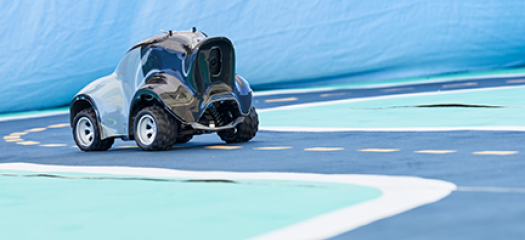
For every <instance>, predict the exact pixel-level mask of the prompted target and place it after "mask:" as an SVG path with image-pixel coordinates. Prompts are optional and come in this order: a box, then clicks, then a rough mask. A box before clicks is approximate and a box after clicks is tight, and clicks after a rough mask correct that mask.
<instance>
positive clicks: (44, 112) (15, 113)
mask: <svg viewBox="0 0 525 240" xmlns="http://www.w3.org/2000/svg"><path fill="white" fill-rule="evenodd" d="M62 111H69V107H59V108H50V109H44V110H35V111H26V112H13V113H2V114H0V119H2V118H8V117H9V118H10V117H25V116H29V115H35V114H51V113H56V112H62Z"/></svg>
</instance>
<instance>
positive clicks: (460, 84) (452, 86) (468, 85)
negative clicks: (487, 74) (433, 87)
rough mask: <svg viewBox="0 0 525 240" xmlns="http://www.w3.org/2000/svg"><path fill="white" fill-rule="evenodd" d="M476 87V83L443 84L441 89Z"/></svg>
mask: <svg viewBox="0 0 525 240" xmlns="http://www.w3.org/2000/svg"><path fill="white" fill-rule="evenodd" d="M476 85H478V83H477V82H468V83H456V84H445V85H443V88H457V87H471V86H476Z"/></svg>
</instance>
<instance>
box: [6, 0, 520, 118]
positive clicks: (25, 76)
mask: <svg viewBox="0 0 525 240" xmlns="http://www.w3.org/2000/svg"><path fill="white" fill-rule="evenodd" d="M0 11H1V14H0V33H1V34H0V46H1V49H2V50H1V53H0V84H1V86H2V89H3V91H2V93H1V94H0V112H12V111H22V110H31V109H40V108H47V107H54V106H60V105H65V104H67V103H68V102H69V101H70V100H71V97H72V96H73V95H74V94H75V93H76V92H77V91H78V90H80V89H81V88H82V87H83V86H85V85H86V84H87V83H89V82H90V81H92V80H94V79H96V78H99V77H101V76H104V75H107V74H110V73H111V72H112V71H113V69H114V68H115V67H116V65H117V64H118V62H119V60H120V58H121V57H122V56H123V55H124V53H125V52H126V51H127V50H128V49H129V48H130V47H131V46H132V45H134V44H135V43H137V42H139V41H140V40H143V39H145V38H147V37H150V36H152V35H156V34H159V33H160V31H159V29H164V30H170V29H172V30H189V29H191V27H193V26H196V27H197V28H198V29H199V30H202V31H204V32H206V33H207V34H208V35H210V36H215V35H224V36H227V37H229V38H230V39H232V41H233V42H234V44H235V45H236V50H237V57H238V59H237V71H238V72H239V73H240V74H241V75H243V76H244V77H245V78H247V79H248V81H249V82H250V83H251V84H252V86H253V87H254V88H274V87H279V86H283V84H287V85H288V86H289V85H293V84H296V83H305V82H314V83H315V82H323V81H325V82H326V81H333V79H330V78H336V77H343V78H344V81H374V80H378V79H388V78H399V77H414V76H424V75H435V74H441V73H450V72H462V71H475V70H487V69H495V68H506V67H513V66H519V65H523V64H524V63H525V14H524V13H525V2H524V1H512V0H509V1H501V0H463V1H456V0H442V1H418V0H398V1H386V0H370V1H358V0H355V1H354V0H348V1H335V0H333V1H331V0H288V1H282V0H258V1H256V0H253V1H246V0H229V1H220V0H199V1H197V0H176V1H175V0H158V1H151V0H150V1H143V0H122V1H116V0H115V1H107V0H89V1H87V0H76V1H68V0H64V1H53V0H46V1H43V0H17V1H10V0H4V1H0Z"/></svg>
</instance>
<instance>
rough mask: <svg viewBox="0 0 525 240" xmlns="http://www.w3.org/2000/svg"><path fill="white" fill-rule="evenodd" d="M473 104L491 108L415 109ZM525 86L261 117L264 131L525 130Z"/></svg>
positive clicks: (268, 113)
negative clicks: (364, 129) (269, 129)
mask: <svg viewBox="0 0 525 240" xmlns="http://www.w3.org/2000/svg"><path fill="white" fill-rule="evenodd" d="M431 104H469V105H489V106H500V107H498V108H487V107H431V108H429V107H415V106H417V105H431ZM524 106H525V87H516V88H500V89H482V90H473V91H459V92H442V93H440V94H429V95H421V94H417V95H398V96H392V97H383V98H379V99H372V98H371V99H369V100H367V99H361V100H358V101H356V100H354V101H353V102H334V103H332V104H327V105H321V106H307V107H300V106H299V107H297V108H293V109H289V108H288V109H275V110H271V111H263V112H261V113H260V114H259V118H260V122H261V124H262V126H263V127H307V128H323V127H324V128H417V127H420V128H425V127H433V128H435V127H491V126H525V121H524V119H525V107H524Z"/></svg>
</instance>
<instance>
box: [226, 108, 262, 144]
mask: <svg viewBox="0 0 525 240" xmlns="http://www.w3.org/2000/svg"><path fill="white" fill-rule="evenodd" d="M258 130H259V116H258V115H257V112H256V111H255V107H253V106H252V107H251V108H250V113H249V114H248V116H247V117H246V118H245V119H244V121H243V122H242V123H240V124H238V125H237V126H236V127H235V128H232V129H227V130H222V131H219V132H218V134H219V137H220V138H221V139H222V140H223V141H226V142H227V143H237V142H247V141H250V140H251V139H252V138H253V137H255V134H256V133H257V131H258Z"/></svg>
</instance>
